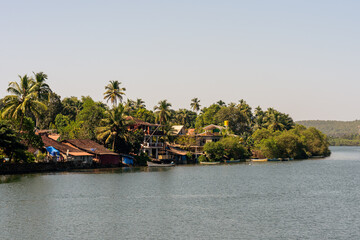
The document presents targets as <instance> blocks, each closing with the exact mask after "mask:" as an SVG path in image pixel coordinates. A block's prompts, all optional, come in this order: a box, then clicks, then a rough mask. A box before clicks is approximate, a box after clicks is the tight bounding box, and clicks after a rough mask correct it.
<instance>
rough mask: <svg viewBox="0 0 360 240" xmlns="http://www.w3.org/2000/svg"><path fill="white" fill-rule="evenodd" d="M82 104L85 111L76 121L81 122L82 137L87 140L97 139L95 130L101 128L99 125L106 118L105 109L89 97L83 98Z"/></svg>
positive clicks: (81, 112)
mask: <svg viewBox="0 0 360 240" xmlns="http://www.w3.org/2000/svg"><path fill="white" fill-rule="evenodd" d="M82 103H83V109H82V110H81V111H80V112H79V114H78V115H77V117H76V121H77V122H81V125H82V128H81V130H80V131H81V132H82V133H81V136H83V138H87V139H95V138H96V134H95V129H96V127H99V126H100V125H99V123H100V121H101V119H103V118H104V113H105V109H104V108H102V107H101V106H99V104H97V103H96V102H94V100H93V99H92V98H91V97H89V96H87V97H84V96H83V97H82Z"/></svg>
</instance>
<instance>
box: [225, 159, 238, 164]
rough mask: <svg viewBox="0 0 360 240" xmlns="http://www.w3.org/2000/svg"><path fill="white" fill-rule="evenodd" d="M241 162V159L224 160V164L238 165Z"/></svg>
mask: <svg viewBox="0 0 360 240" xmlns="http://www.w3.org/2000/svg"><path fill="white" fill-rule="evenodd" d="M238 162H241V159H236V160H225V163H238Z"/></svg>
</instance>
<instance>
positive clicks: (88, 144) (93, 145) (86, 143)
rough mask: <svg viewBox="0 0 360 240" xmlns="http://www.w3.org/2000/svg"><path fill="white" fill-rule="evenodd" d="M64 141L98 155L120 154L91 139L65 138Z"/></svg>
mask: <svg viewBox="0 0 360 240" xmlns="http://www.w3.org/2000/svg"><path fill="white" fill-rule="evenodd" d="M63 142H64V143H70V144H71V145H73V146H74V147H76V148H78V149H81V150H83V151H86V152H88V153H93V154H98V155H119V154H117V153H114V152H113V151H110V150H109V149H107V148H106V147H104V146H103V145H101V144H99V143H97V142H94V141H92V140H90V139H69V140H64V141H63Z"/></svg>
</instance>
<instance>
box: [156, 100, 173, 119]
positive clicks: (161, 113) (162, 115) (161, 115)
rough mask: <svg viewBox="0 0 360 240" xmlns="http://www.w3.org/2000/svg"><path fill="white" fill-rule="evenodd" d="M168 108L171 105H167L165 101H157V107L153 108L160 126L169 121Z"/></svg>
mask: <svg viewBox="0 0 360 240" xmlns="http://www.w3.org/2000/svg"><path fill="white" fill-rule="evenodd" d="M170 107H171V103H168V102H167V100H166V99H165V100H161V101H159V103H158V106H155V107H154V110H155V114H156V118H157V120H158V121H159V122H160V124H166V122H167V121H168V120H169V117H170V114H171V112H170Z"/></svg>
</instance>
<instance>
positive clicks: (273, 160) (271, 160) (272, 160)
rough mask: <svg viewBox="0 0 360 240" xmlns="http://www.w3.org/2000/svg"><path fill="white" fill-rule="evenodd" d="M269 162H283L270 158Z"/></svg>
mask: <svg viewBox="0 0 360 240" xmlns="http://www.w3.org/2000/svg"><path fill="white" fill-rule="evenodd" d="M268 161H269V162H279V161H282V160H281V159H280V158H268Z"/></svg>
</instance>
